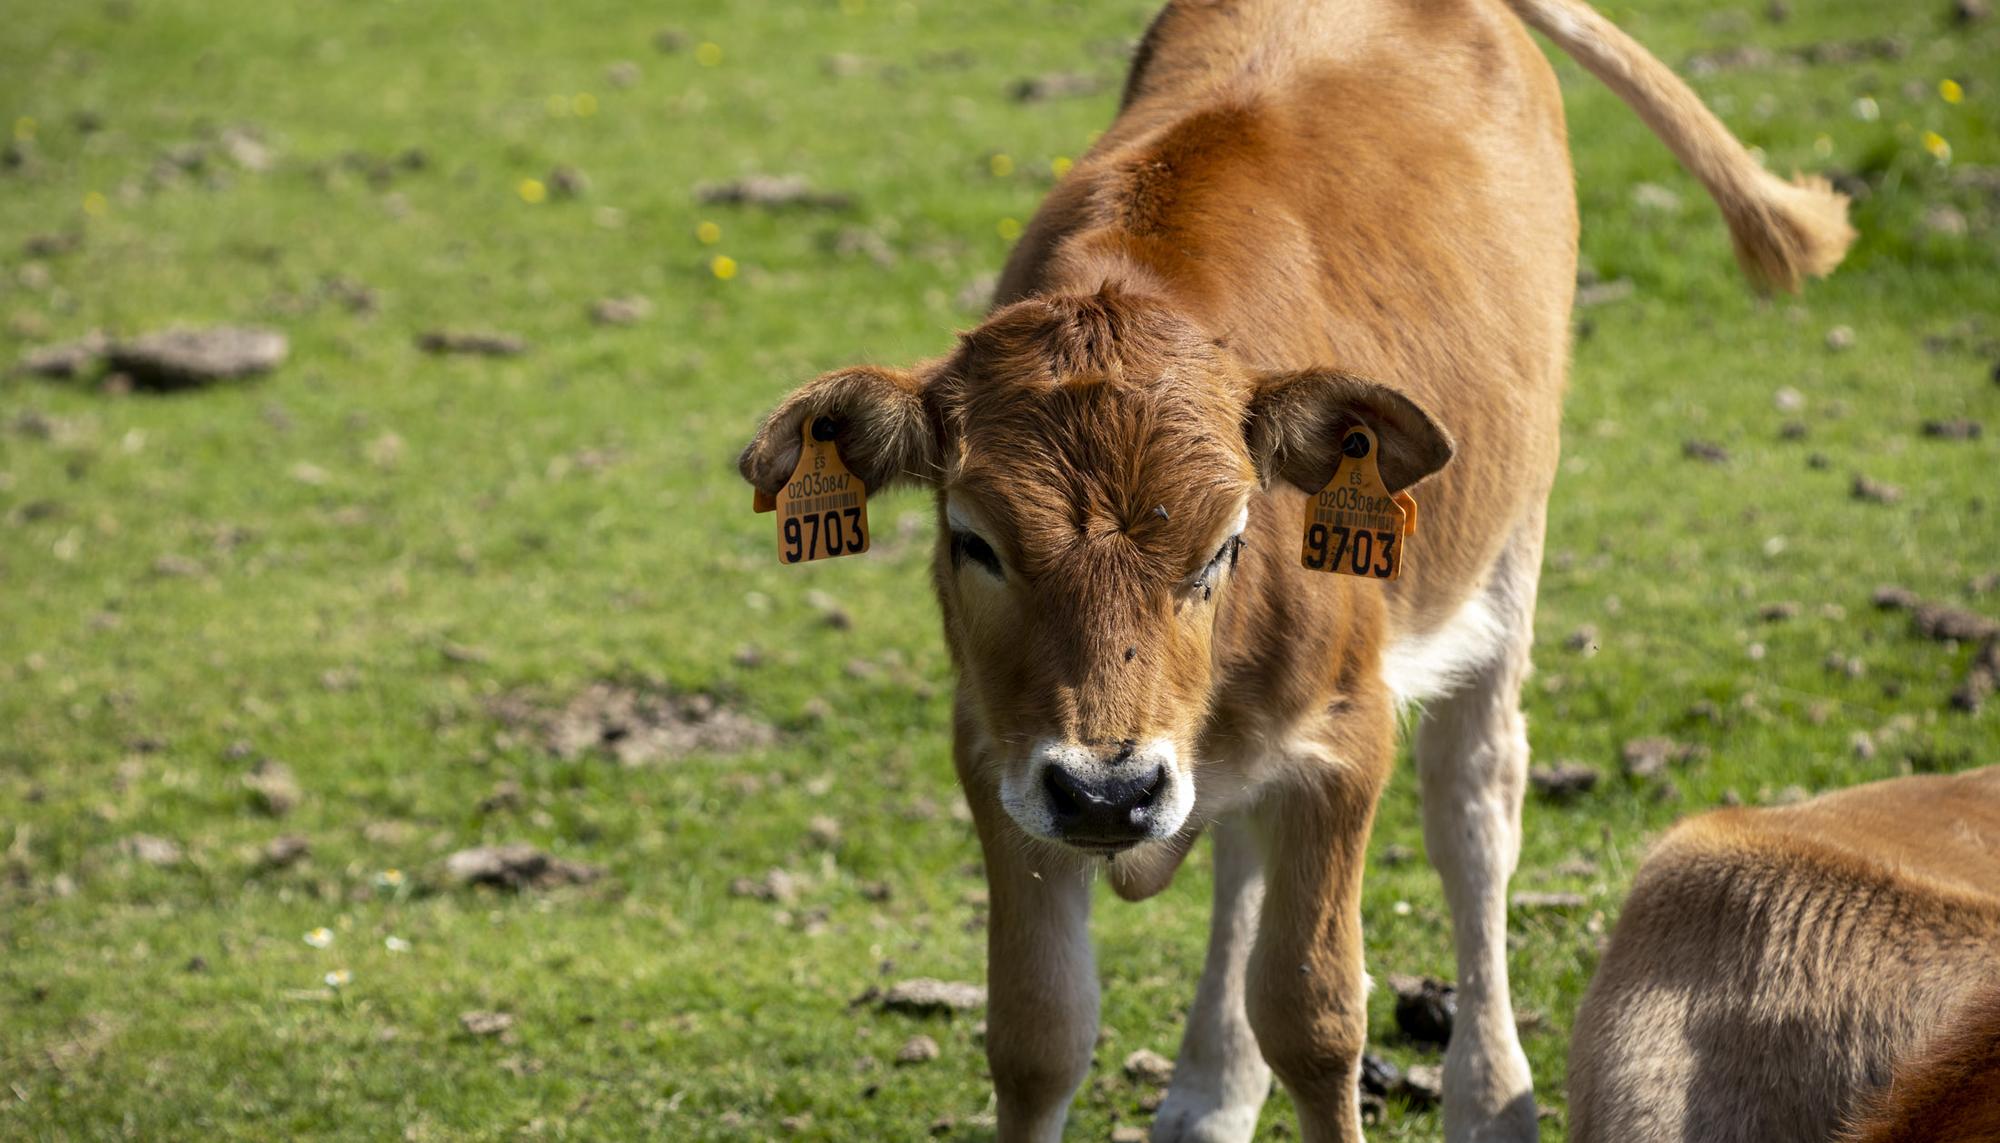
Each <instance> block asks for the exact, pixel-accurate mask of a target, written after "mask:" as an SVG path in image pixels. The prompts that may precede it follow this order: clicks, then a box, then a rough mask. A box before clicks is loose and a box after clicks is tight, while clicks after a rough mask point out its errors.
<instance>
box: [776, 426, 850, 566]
mask: <svg viewBox="0 0 2000 1143" xmlns="http://www.w3.org/2000/svg"><path fill="white" fill-rule="evenodd" d="M799 434H800V436H801V437H802V438H803V442H804V443H803V445H802V447H800V449H799V463H798V467H796V468H794V469H792V475H791V479H789V480H787V481H785V487H784V488H783V489H782V490H780V491H779V492H778V494H777V496H775V497H773V498H771V500H772V504H773V507H775V508H776V509H777V512H778V562H779V563H784V564H803V563H811V562H812V561H813V560H826V559H832V558H833V557H835V556H858V555H860V554H861V553H862V552H865V551H867V550H868V486H867V485H865V484H863V483H861V478H860V477H858V476H856V475H854V473H852V472H850V471H848V468H847V465H845V464H843V463H841V460H840V449H839V448H837V447H835V445H834V443H833V433H832V431H831V430H830V428H829V427H827V426H825V425H824V424H823V423H822V422H821V421H813V420H808V421H807V422H806V423H805V424H804V425H802V426H800V428H799ZM822 435H824V436H825V438H826V439H824V440H821V439H819V438H820V436H822ZM765 496H766V494H764V493H759V494H758V500H757V504H756V507H757V510H758V511H760V512H761V511H768V510H769V509H766V508H764V507H763V505H764V503H765Z"/></svg>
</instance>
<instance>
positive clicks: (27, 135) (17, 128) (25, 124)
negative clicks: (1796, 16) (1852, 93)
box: [14, 99, 1958, 143]
mask: <svg viewBox="0 0 2000 1143" xmlns="http://www.w3.org/2000/svg"><path fill="white" fill-rule="evenodd" d="M1952 102H1953V103H1957V102H1958V100H1956V99H1954V100H1952ZM34 137H35V120H34V117H33V116H29V115H23V116H21V117H20V118H19V119H16V120H14V138H15V139H17V140H19V141H21V142H23V143H26V142H28V141H30V140H32V139H33V138H34Z"/></svg>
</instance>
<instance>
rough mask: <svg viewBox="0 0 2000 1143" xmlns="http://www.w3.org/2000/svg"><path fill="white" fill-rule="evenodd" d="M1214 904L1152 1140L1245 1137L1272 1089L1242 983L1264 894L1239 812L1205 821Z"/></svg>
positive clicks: (1209, 1141)
mask: <svg viewBox="0 0 2000 1143" xmlns="http://www.w3.org/2000/svg"><path fill="white" fill-rule="evenodd" d="M1209 832H1210V834H1211V836H1212V837H1213V839H1214V848H1215V905H1214V911H1213V912H1212V913H1211V914H1210V916H1209V923H1208V960H1207V962H1206V963H1205V964H1203V965H1202V970H1201V984H1200V985H1199V987H1197V989H1196V991H1195V999H1194V1007H1193V1008H1192V1009H1191V1010H1189V1012H1188V1022H1187V1031H1186V1032H1185V1033H1183V1034H1182V1036H1181V1053H1180V1059H1178V1060H1176V1061H1175V1062H1174V1082H1173V1087H1172V1088H1171V1089H1170V1090H1169V1091H1168V1092H1167V1099H1166V1102H1165V1103H1162V1104H1161V1105H1160V1113H1159V1115H1158V1116H1156V1117H1155V1118H1154V1120H1153V1143H1248V1140H1249V1139H1250V1137H1251V1136H1252V1135H1253V1134H1254V1133H1255V1132H1256V1130H1257V1113H1258V1112H1259V1110H1261V1109H1262V1108H1263V1106H1264V1097H1265V1096H1266V1095H1268V1094H1269V1093H1270V1090H1271V1069H1270V1066H1269V1065H1267V1064H1266V1063H1265V1062H1264V1057H1263V1055H1262V1054H1261V1053H1260V1052H1259V1051H1258V1048H1257V1037H1256V1034H1255V1033H1254V1032H1252V1031H1251V1030H1250V1014H1249V1011H1248V1009H1247V1007H1246V1003H1245V997H1244V991H1245V983H1246V979H1247V977H1248V975H1249V970H1250V949H1251V946H1252V944H1253V943H1254V942H1255V940H1256V937H1257V918H1258V915H1259V913H1260V912H1261V910H1262V907H1263V901H1264V862H1263V858H1262V856H1261V855H1260V854H1259V853H1258V852H1257V839H1256V838H1255V837H1254V836H1252V834H1251V830H1250V823H1249V822H1247V821H1245V820H1244V815H1243V814H1242V813H1240V812H1238V813H1233V814H1230V815H1228V816H1227V817H1224V818H1223V819H1221V820H1220V821H1218V822H1216V823H1215V825H1214V826H1213V827H1212V828H1211V829H1210V831H1209Z"/></svg>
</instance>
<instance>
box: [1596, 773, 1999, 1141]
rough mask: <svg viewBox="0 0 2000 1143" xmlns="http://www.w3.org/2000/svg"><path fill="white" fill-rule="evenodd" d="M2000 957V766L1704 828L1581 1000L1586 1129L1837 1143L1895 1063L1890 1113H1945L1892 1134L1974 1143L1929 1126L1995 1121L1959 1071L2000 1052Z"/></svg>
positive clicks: (1647, 881) (1670, 848)
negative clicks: (1954, 1020)
mask: <svg viewBox="0 0 2000 1143" xmlns="http://www.w3.org/2000/svg"><path fill="white" fill-rule="evenodd" d="M1996 973H2000V767H1996V768H1989V769H1986V770H1980V771H1975V772H1972V773H1967V774H1962V775H1958V776H1955V777H1935V776H1931V777H1914V778H1902V779H1896V780H1893V781H1888V782H1878V783H1874V784H1872V785H1868V786H1862V787H1857V788H1855V789H1852V790H1846V791H1842V792H1839V793H1835V794H1829V795H1826V796H1824V797H1820V798H1816V799H1814V800H1812V801H1810V802H1806V803H1803V804H1801V805H1797V806H1789V807H1783V808H1777V809H1764V810H1723V811H1719V812H1716V813H1711V814H1705V815H1703V816H1701V817H1698V818H1694V819H1691V820H1689V821H1687V822H1683V823H1682V824H1681V825H1679V826H1676V827H1675V828H1674V830H1673V831H1672V832H1671V833H1669V834H1668V835H1667V837H1666V838H1665V839H1664V840H1662V841H1661V842H1660V844H1659V845H1658V847H1657V848H1656V849H1655V851H1654V853H1653V854H1652V856H1650V857H1649V858H1648V859H1647V861H1646V864H1645V866H1644V867H1643V868H1642V869H1641V870H1640V872H1639V876H1638V878H1637V880H1636V882H1635V883H1634V885H1633V889H1632V895H1631V898H1630V899H1629V900H1628V902H1627V903H1626V906H1625V910H1624V914H1623V916H1621V917H1620V919H1619V922H1618V926H1617V929H1616V931H1615V932H1614V934H1613V936H1612V939H1611V948H1610V951H1609V952H1608V953H1607V954H1606V956H1605V958H1604V962H1603V964H1602V965H1601V966H1600V967H1599V969H1598V972H1597V975H1596V978H1595V979H1593V980H1592V981H1591V985H1590V991H1589V993H1588V995H1587V996H1586V997H1585V998H1584V1003H1583V1006H1582V1008H1581V1009H1580V1011H1579V1012H1578V1014H1577V1022H1576V1032H1575V1037H1574V1039H1573V1040H1572V1042H1571V1045H1570V1060H1571V1064H1570V1135H1571V1138H1573V1139H1576V1140H1578V1141H1579V1143H1650V1141H1656V1140H1657V1141H1659V1143H1666V1141H1668V1140H1672V1141H1676V1143H1681V1141H1695V1140H1699V1141H1702V1143H1730V1141H1741V1143H1753V1141H1754V1143H1808V1141H1809V1143H1825V1141H1826V1140H1829V1139H1831V1138H1832V1137H1833V1136H1834V1134H1835V1133H1836V1131H1837V1130H1838V1129H1839V1127H1840V1125H1841V1123H1842V1122H1843V1121H1844V1120H1845V1119H1846V1118H1847V1117H1848V1116H1850V1115H1852V1114H1853V1113H1854V1112H1855V1111H1856V1110H1857V1109H1858V1108H1860V1107H1861V1106H1862V1105H1863V1102H1864V1100H1865V1099H1866V1098H1867V1097H1868V1096H1869V1095H1870V1093H1871V1092H1874V1091H1875V1090H1876V1089H1878V1088H1881V1087H1882V1086H1883V1084H1884V1083H1885V1081H1888V1080H1889V1078H1890V1076H1891V1074H1892V1072H1893V1073H1894V1074H1896V1075H1897V1076H1898V1082H1897V1083H1896V1084H1895V1085H1894V1086H1892V1087H1891V1089H1890V1094H1891V1095H1892V1096H1893V1097H1894V1098H1893V1099H1892V1101H1891V1102H1890V1104H1888V1105H1887V1106H1886V1108H1885V1110H1884V1112H1883V1115H1882V1117H1881V1118H1878V1120H1876V1122H1878V1123H1894V1122H1898V1119H1897V1118H1896V1117H1898V1116H1901V1117H1902V1118H1901V1120H1900V1121H1901V1122H1902V1123H1903V1124H1904V1125H1905V1126H1908V1125H1909V1124H1910V1123H1911V1122H1913V1121H1912V1120H1911V1118H1910V1115H1911V1114H1915V1113H1912V1112H1911V1111H1910V1109H1912V1108H1919V1109H1926V1110H1924V1111H1922V1112H1921V1113H1920V1114H1921V1115H1928V1116H1936V1117H1937V1118H1936V1119H1932V1120H1926V1119H1923V1118H1918V1119H1916V1120H1914V1122H1916V1123H1917V1124H1918V1128H1917V1134H1914V1135H1908V1136H1898V1135H1893V1134H1891V1135H1887V1136H1885V1137H1884V1138H1887V1139H1900V1138H1911V1139H1915V1138H1923V1139H1943V1138H1959V1137H1957V1136H1948V1135H1943V1134H1937V1135H1933V1134H1930V1133H1929V1132H1930V1131H1932V1130H1933V1129H1936V1128H1939V1127H1940V1126H1941V1125H1942V1124H1943V1123H1946V1122H1949V1121H1950V1117H1951V1116H1953V1115H1960V1116H1962V1117H1963V1119H1962V1121H1963V1122H1966V1123H1973V1122H1978V1121H1979V1120H1977V1119H1976V1117H1975V1116H1974V1115H1973V1111H1974V1109H1975V1108H1977V1107H1978V1106H1979V1105H1978V1104H1977V1102H1976V1101H1974V1102H1967V1100H1968V1099H1969V1098H1970V1094H1969V1091H1968V1089H1965V1088H1957V1087H1956V1081H1955V1080H1953V1079H1952V1078H1951V1077H1954V1076H1957V1075H1961V1074H1963V1070H1964V1069H1966V1068H1968V1067H1971V1066H1972V1065H1973V1064H1974V1063H1976V1062H1977V1061H1978V1060H1979V1059H1981V1058H1985V1059H1989V1060H1990V1059H1992V1058H1993V1057H1992V1053H1993V1052H1994V1051H1995V1036H1996V1034H2000V1023H1995V1022H1994V1020H1993V1016H1994V1007H1993V1005H1994V996H1993V994H1992V993H1991V991H1990V990H1991V988H1992V987H1993V982H1994V980H1995V976H1996ZM1982 990H1986V991H1985V992H1984V993H1983V996H1982ZM1976 998H1977V999H1976ZM1960 1011H1963V1012H1965V1013H1967V1016H1966V1019H1967V1024H1966V1026H1965V1027H1964V1029H1963V1031H1962V1033H1961V1034H1960V1035H1959V1036H1958V1037H1957V1038H1952V1037H1946V1038H1943V1039H1936V1037H1937V1035H1938V1032H1939V1030H1940V1027H1941V1026H1942V1025H1944V1024H1945V1023H1947V1022H1948V1020H1949V1018H1950V1015H1951V1014H1952V1013H1954V1012H1960ZM1981 1053H1985V1054H1984V1056H1982V1055H1981ZM1906 1068H1908V1069H1909V1070H1905V1069H1906ZM1986 1084H1987V1087H1986V1089H1985V1090H1987V1091H1988V1092H1989V1093H1991V1092H1993V1091H1995V1090H2000V1089H1996V1088H1995V1086H1994V1085H1996V1084H2000V1078H1992V1079H1988V1080H1987V1081H1986ZM1988 1106H1989V1107H1992V1106H2000V1105H1988ZM1984 1122H1988V1123H1991V1122H1993V1120H1992V1119H1991V1118H1988V1119H1986V1120H1984ZM1964 1138H1968V1139H1969V1138H1979V1136H1977V1135H1971V1136H1964ZM1987 1138H1989V1139H1990V1138H1991V1137H1990V1136H1989V1137H1987Z"/></svg>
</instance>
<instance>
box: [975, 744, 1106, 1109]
mask: <svg viewBox="0 0 2000 1143" xmlns="http://www.w3.org/2000/svg"><path fill="white" fill-rule="evenodd" d="M966 796H967V798H968V800H969V801H970V802H971V804H972V816H973V821H974V823H975V824H976V825H977V827H978V830H979V843H980V848H981V849H982V850H983V851H984V853H985V857H986V884H987V888H988V891H989V894H990V898H991V901H990V910H989V913H988V921H987V930H986V993H987V995H986V1061H987V1064H988V1066H989V1067H990V1068H991V1070H992V1072H993V1089H994V1094H995V1095H996V1096H997V1097H998V1102H999V1107H998V1111H999V1118H1000V1124H999V1128H1000V1130H999V1138H1000V1140H1002V1143H1012V1141H1019V1143H1052V1141H1054V1140H1060V1139H1061V1138H1062V1133H1063V1121H1064V1120H1065V1119H1066V1118H1067V1117H1068V1115H1069V1105H1070V1100H1071V1099H1072V1098H1073V1097H1074V1096H1075V1095H1076V1089H1077V1087H1078V1086H1079V1085H1081V1084H1082V1083H1083V1077H1084V1074H1085V1073H1086V1072H1087V1071H1089V1069H1090V1056H1091V1051H1092V1049H1093V1048H1094V1047H1095V1046H1096V1043H1097V967H1096V963H1095V960H1094V958H1093V957H1092V955H1091V948H1090V881H1089V879H1088V877H1087V875H1086V874H1085V873H1084V872H1083V871H1082V870H1081V869H1080V868H1079V867H1078V865H1077V863H1076V862H1075V861H1073V860H1066V859H1064V858H1062V857H1061V856H1060V855H1057V854H1053V853H1048V852H1047V851H1045V850H1043V848H1042V847H1041V846H1040V845H1038V844H1035V843H1033V842H1030V841H1028V839H1026V838H1025V837H1023V836H1021V835H1020V834H1019V833H1018V831H1016V832H1014V833H1011V834H1010V833H1008V832H1007V831H1009V830H1014V829H1015V827H1014V826H1013V824H1012V822H1011V821H1009V820H1008V819H1007V814H1006V811H1005V810H1004V809H1002V808H1001V806H1000V803H999V799H998V798H997V796H994V795H993V792H991V791H986V792H983V793H982V792H981V791H980V790H978V789H977V787H975V786H973V785H971V784H970V783H968V786H967V789H966ZM1040 856H1046V857H1047V858H1048V860H1046V861H1043V860H1040Z"/></svg>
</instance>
